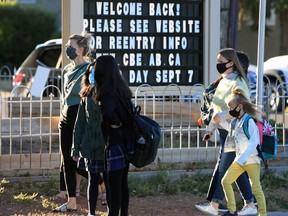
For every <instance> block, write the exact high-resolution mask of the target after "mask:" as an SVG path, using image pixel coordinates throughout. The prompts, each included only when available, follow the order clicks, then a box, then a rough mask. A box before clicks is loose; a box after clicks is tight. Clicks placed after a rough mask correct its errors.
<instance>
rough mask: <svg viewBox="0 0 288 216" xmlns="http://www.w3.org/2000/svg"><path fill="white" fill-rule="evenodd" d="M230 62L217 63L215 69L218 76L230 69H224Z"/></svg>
mask: <svg viewBox="0 0 288 216" xmlns="http://www.w3.org/2000/svg"><path fill="white" fill-rule="evenodd" d="M229 62H230V61H228V62H225V63H218V64H217V65H216V67H217V71H218V72H219V73H220V74H223V73H224V72H225V71H226V70H227V69H228V68H230V67H228V68H227V67H226V64H228V63H229Z"/></svg>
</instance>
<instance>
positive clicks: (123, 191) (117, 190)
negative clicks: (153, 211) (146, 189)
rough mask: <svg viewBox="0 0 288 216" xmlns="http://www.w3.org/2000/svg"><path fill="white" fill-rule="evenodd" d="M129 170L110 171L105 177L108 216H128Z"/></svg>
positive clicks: (127, 168)
mask: <svg viewBox="0 0 288 216" xmlns="http://www.w3.org/2000/svg"><path fill="white" fill-rule="evenodd" d="M128 170H129V167H126V168H124V169H121V170H116V171H109V172H108V173H107V174H106V175H107V176H106V178H107V179H106V178H105V177H104V181H107V184H106V185H107V188H106V191H107V203H108V208H109V214H108V216H118V215H119V211H120V212H121V214H120V216H128V207H129V188H128Z"/></svg>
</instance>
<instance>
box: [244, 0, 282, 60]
mask: <svg viewBox="0 0 288 216" xmlns="http://www.w3.org/2000/svg"><path fill="white" fill-rule="evenodd" d="M259 3H260V1H259V0H254V1H251V0H240V12H239V17H240V21H243V20H246V19H247V17H248V16H250V17H251V19H252V21H253V24H252V26H251V28H252V30H255V31H257V30H258V20H259ZM271 9H275V12H276V14H278V18H279V26H280V38H279V40H280V53H279V54H280V55H282V54H287V52H288V0H268V1H267V6H266V17H270V14H271ZM269 31H270V28H269V27H267V26H266V32H265V34H266V36H268V35H269Z"/></svg>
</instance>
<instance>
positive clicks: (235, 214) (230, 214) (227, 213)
mask: <svg viewBox="0 0 288 216" xmlns="http://www.w3.org/2000/svg"><path fill="white" fill-rule="evenodd" d="M237 215H238V214H237V212H236V211H235V212H234V213H231V212H230V211H227V212H226V213H224V214H223V216H237Z"/></svg>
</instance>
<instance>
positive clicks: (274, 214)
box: [267, 211, 288, 216]
mask: <svg viewBox="0 0 288 216" xmlns="http://www.w3.org/2000/svg"><path fill="white" fill-rule="evenodd" d="M287 215H288V212H278V211H277V212H267V216H287Z"/></svg>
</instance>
